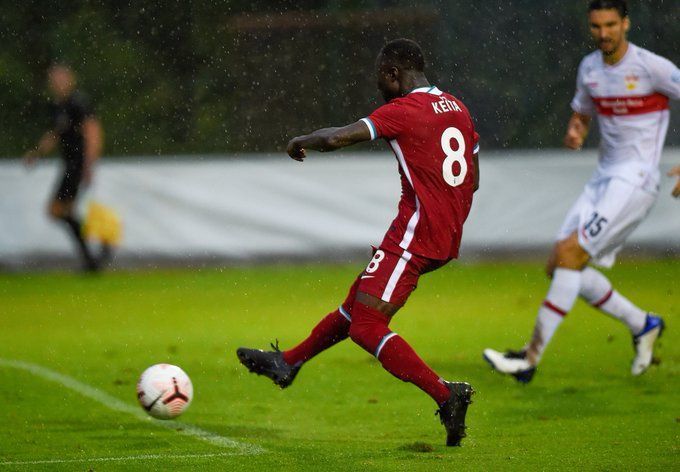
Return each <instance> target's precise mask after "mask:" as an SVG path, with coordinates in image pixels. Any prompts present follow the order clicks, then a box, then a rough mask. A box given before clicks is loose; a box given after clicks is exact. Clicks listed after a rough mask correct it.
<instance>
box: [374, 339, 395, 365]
mask: <svg viewBox="0 0 680 472" xmlns="http://www.w3.org/2000/svg"><path fill="white" fill-rule="evenodd" d="M396 335H397V333H389V334H386V335H385V336H383V338H382V340H381V341H380V344H378V347H377V348H375V358H376V359H378V356H380V351H382V348H383V347H385V343H386V342H387V341H389V340H390V339H392V338H393V337H395V336H396Z"/></svg>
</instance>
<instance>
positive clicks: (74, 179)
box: [47, 164, 99, 272]
mask: <svg viewBox="0 0 680 472" xmlns="http://www.w3.org/2000/svg"><path fill="white" fill-rule="evenodd" d="M81 180H82V166H78V165H73V164H71V165H67V166H66V169H65V171H64V175H63V177H62V179H61V181H60V182H59V186H58V187H57V191H56V193H55V195H54V198H53V199H52V201H50V204H49V207H48V210H47V211H48V214H49V216H50V217H52V218H53V219H55V220H57V221H60V222H62V223H64V224H65V225H66V228H67V229H68V230H69V233H70V234H71V237H72V238H73V240H74V242H75V243H76V246H77V248H78V251H79V253H80V256H81V258H82V260H83V268H84V270H86V271H88V272H90V271H96V270H98V269H99V264H98V263H97V260H96V259H95V257H94V256H93V255H92V252H91V250H90V247H89V245H88V244H87V241H86V240H85V238H84V237H83V231H82V229H83V228H82V227H83V225H82V221H81V220H80V219H79V218H78V217H77V216H76V214H75V209H74V207H75V201H76V197H77V196H78V191H79V189H80V184H81Z"/></svg>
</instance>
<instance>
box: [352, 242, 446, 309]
mask: <svg viewBox="0 0 680 472" xmlns="http://www.w3.org/2000/svg"><path fill="white" fill-rule="evenodd" d="M448 262H449V261H448V260H444V261H441V260H436V259H428V258H426V257H421V256H418V255H416V254H411V253H410V252H408V251H405V250H404V249H401V248H400V247H399V246H397V245H396V244H392V243H390V242H385V241H383V244H382V245H381V246H380V247H379V248H378V249H376V248H373V258H372V259H371V261H370V262H369V263H368V266H367V267H366V269H365V270H364V271H363V272H362V273H361V274H359V277H357V279H356V281H355V282H354V285H353V286H352V288H351V289H350V292H349V295H348V296H347V299H346V300H345V302H344V303H343V304H342V308H344V310H346V311H347V312H349V313H351V308H352V304H353V303H354V298H355V296H356V292H357V291H360V292H365V293H368V294H369V295H373V296H374V297H378V298H379V299H381V300H382V301H384V302H388V303H392V304H394V305H398V306H402V305H403V304H404V303H406V300H408V297H409V295H411V292H413V291H414V290H415V289H416V287H417V286H418V279H419V278H420V276H421V275H422V274H425V273H427V272H432V271H433V270H436V269H439V268H440V267H442V266H443V265H446V264H447V263H448Z"/></svg>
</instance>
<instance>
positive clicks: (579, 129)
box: [564, 112, 590, 150]
mask: <svg viewBox="0 0 680 472" xmlns="http://www.w3.org/2000/svg"><path fill="white" fill-rule="evenodd" d="M589 128H590V116H588V115H584V114H582V113H577V112H574V113H573V114H572V115H571V118H570V119H569V124H568V125H567V134H566V135H565V136H564V145H565V146H566V147H568V148H569V149H575V150H578V149H581V147H582V146H583V142H584V141H585V140H586V136H588V129H589Z"/></svg>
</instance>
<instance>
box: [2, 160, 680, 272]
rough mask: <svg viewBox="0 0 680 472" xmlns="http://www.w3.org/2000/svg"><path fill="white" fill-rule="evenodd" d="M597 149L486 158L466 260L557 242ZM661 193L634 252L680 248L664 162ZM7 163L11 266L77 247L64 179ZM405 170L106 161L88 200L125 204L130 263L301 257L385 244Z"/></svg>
mask: <svg viewBox="0 0 680 472" xmlns="http://www.w3.org/2000/svg"><path fill="white" fill-rule="evenodd" d="M595 159H596V155H595V152H594V151H584V152H581V153H572V152H568V151H527V152H519V151H513V152H493V153H486V154H485V153H484V152H483V151H482V153H481V169H482V171H481V188H480V190H479V191H478V193H477V194H476V195H475V201H474V204H473V209H472V212H471V214H470V217H469V219H468V222H467V223H466V225H465V230H464V237H463V241H464V242H463V251H462V253H461V257H462V258H465V257H466V251H468V253H469V254H471V253H474V252H478V251H480V250H481V251H490V252H496V251H502V252H505V253H508V252H511V251H513V250H515V249H522V248H528V247H542V246H548V245H549V244H550V243H551V242H552V240H553V237H554V234H555V233H556V231H557V229H558V228H559V225H560V223H561V222H562V219H563V218H564V215H565V213H566V211H567V209H568V208H569V206H570V205H571V204H572V202H573V201H574V199H575V198H576V197H577V196H578V194H579V193H580V192H581V190H582V188H583V186H584V185H585V183H586V181H587V180H588V178H589V176H590V174H591V173H592V171H593V170H594V168H595ZM662 162H663V165H662V170H663V171H664V177H663V178H662V186H661V194H660V196H659V199H658V202H657V204H656V206H655V207H654V209H653V210H652V213H651V215H650V216H649V218H648V219H647V220H646V221H645V222H644V223H643V225H642V226H641V227H639V228H638V229H637V230H636V231H635V233H634V234H633V236H632V237H631V239H630V243H631V244H632V245H638V246H641V247H647V246H649V247H654V248H656V249H659V248H662V249H663V248H668V249H670V250H672V251H677V248H679V247H680V200H677V199H673V198H671V196H670V191H671V188H672V185H673V181H672V180H671V179H670V178H668V177H665V171H666V170H667V169H669V168H670V167H671V165H673V164H680V150H678V149H671V150H666V152H665V154H664V157H663V159H662ZM59 167H60V164H59V161H58V160H56V159H53V160H47V161H45V162H43V163H42V164H40V165H39V166H38V167H37V168H35V169H33V170H30V171H29V170H27V169H25V168H24V167H23V166H22V165H21V163H20V161H18V160H7V161H0V197H1V198H0V221H1V222H2V223H1V225H2V229H1V231H0V258H2V259H3V260H5V261H15V262H16V261H21V260H22V259H24V258H30V257H35V256H36V255H49V256H62V255H70V254H71V253H72V251H73V248H72V246H71V242H70V240H69V239H68V238H67V234H66V232H65V231H64V230H63V229H62V228H61V227H59V226H58V225H56V224H55V223H53V222H51V221H49V220H48V219H47V217H46V216H45V206H46V202H47V200H48V198H49V196H50V194H51V193H52V191H53V188H54V185H55V181H56V179H57V177H58V174H59V172H60V170H59ZM399 195H400V189H399V176H398V173H397V163H396V160H395V159H394V157H393V156H391V155H389V154H386V153H361V154H311V155H310V157H309V158H308V159H307V161H306V162H304V163H298V162H295V161H292V160H290V159H288V158H287V157H285V156H284V155H271V156H253V155H244V156H229V157H227V158H217V157H198V156H186V157H182V158H176V159H169V160H167V159H166V160H164V159H159V158H153V157H144V158H137V159H135V158H127V159H122V160H114V159H109V160H107V159H104V160H103V161H102V162H101V164H100V166H99V168H98V170H97V174H96V179H95V184H94V185H93V188H92V189H91V190H90V191H89V192H88V194H87V195H86V197H85V198H84V199H83V200H84V201H86V200H87V199H88V198H93V199H95V200H97V201H101V202H103V203H106V204H108V205H110V206H113V207H114V208H115V209H116V210H117V211H118V212H119V213H120V215H121V217H122V219H123V222H124V239H123V244H122V246H121V248H120V250H119V254H120V255H121V256H128V257H135V258H136V257H139V258H144V257H163V258H182V259H187V258H193V257H195V258H210V257H217V258H227V259H237V260H238V259H244V260H250V259H256V258H258V257H267V258H271V257H296V256H314V255H317V254H326V255H328V254H343V253H350V252H356V251H359V250H362V249H366V248H368V246H369V244H376V243H379V242H380V240H381V238H382V236H383V234H384V232H385V230H386V229H387V226H388V224H389V222H390V221H391V219H392V218H393V217H394V216H395V214H396V208H397V202H398V200H399Z"/></svg>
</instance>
